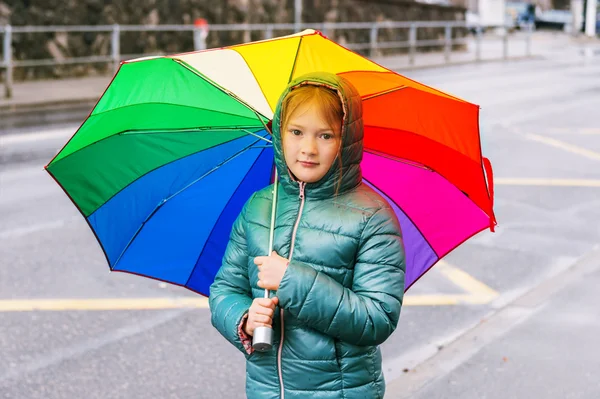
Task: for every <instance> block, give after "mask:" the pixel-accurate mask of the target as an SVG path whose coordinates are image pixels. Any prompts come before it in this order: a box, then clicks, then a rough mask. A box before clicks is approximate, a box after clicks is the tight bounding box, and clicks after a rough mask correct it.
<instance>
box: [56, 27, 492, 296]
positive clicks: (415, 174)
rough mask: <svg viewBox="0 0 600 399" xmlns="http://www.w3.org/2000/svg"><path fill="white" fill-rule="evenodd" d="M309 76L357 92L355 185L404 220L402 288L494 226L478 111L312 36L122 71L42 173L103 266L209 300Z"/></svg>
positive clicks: (126, 66) (137, 64)
mask: <svg viewBox="0 0 600 399" xmlns="http://www.w3.org/2000/svg"><path fill="white" fill-rule="evenodd" d="M312 71H326V72H331V73H336V74H339V75H342V76H344V77H345V78H346V79H348V80H349V81H350V82H352V83H353V84H354V86H355V87H356V88H357V89H358V91H359V93H360V95H361V97H362V100H363V112H364V125H365V136H364V148H365V153H364V159H363V162H362V169H363V175H364V181H365V183H367V184H369V185H371V186H372V187H373V188H374V189H375V190H377V191H378V192H379V193H381V194H382V195H383V196H384V197H385V198H386V199H387V200H388V201H389V202H390V204H392V206H393V207H394V209H395V211H396V214H397V215H398V218H399V220H400V223H401V227H402V230H403V234H404V240H405V246H406V263H407V271H406V288H408V287H410V286H411V285H412V284H413V283H414V282H415V281H416V280H417V279H418V278H419V277H421V276H422V275H423V274H424V273H425V272H426V271H427V270H429V269H430V268H431V267H432V266H433V265H434V264H435V263H436V262H437V261H438V260H439V259H441V258H442V257H443V256H445V255H446V254H448V253H449V252H450V251H452V250H453V249H454V248H456V247H457V246H458V245H460V244H461V243H462V242H464V241H465V240H467V239H468V238H470V237H471V236H473V235H475V234H476V233H478V232H480V231H482V230H484V229H486V228H491V229H493V226H494V225H495V218H494V213H493V209H492V198H493V193H492V184H491V169H490V167H489V162H487V160H485V158H482V154H481V145H480V138H479V128H478V118H479V117H478V113H479V107H478V106H477V105H474V104H471V103H468V102H466V101H463V100H461V99H459V98H456V97H453V96H451V95H448V94H445V93H443V92H440V91H438V90H435V89H433V88H430V87H427V86H425V85H422V84H420V83H417V82H415V81H413V80H410V79H408V78H405V77H403V76H401V75H399V74H397V73H395V72H393V71H390V70H388V69H386V68H384V67H382V66H379V65H377V64H375V63H373V62H371V61H370V60H368V59H366V58H363V57H361V56H360V55H357V54H355V53H353V52H351V51H349V50H347V49H346V48H344V47H342V46H340V45H338V44H336V43H334V42H332V41H330V40H328V39H327V38H326V37H324V36H323V35H321V34H320V33H319V32H317V31H313V30H307V31H303V32H301V33H298V34H295V35H290V36H285V37H280V38H275V39H272V40H266V41H261V42H253V43H248V44H242V45H236V46H231V47H226V48H220V49H215V50H206V51H200V52H193V53H186V54H177V55H173V56H167V57H153V58H143V59H137V60H131V61H127V62H124V63H122V64H121V66H120V69H119V71H118V72H117V73H116V75H115V76H114V78H113V80H112V82H111V83H110V85H109V86H108V88H107V89H106V91H105V93H104V94H103V95H102V97H101V98H100V100H99V101H98V103H97V104H96V106H95V107H94V109H93V110H92V112H91V114H90V115H89V116H88V118H87V119H86V120H85V122H84V123H83V124H82V125H81V127H80V128H79V129H78V130H77V132H76V133H75V134H74V135H73V137H72V138H71V139H70V140H69V142H68V143H67V144H66V145H65V146H64V148H63V149H62V150H61V151H60V152H59V153H58V154H57V155H56V157H55V158H54V159H52V161H51V162H50V163H49V164H48V165H47V166H46V169H47V171H48V172H49V173H50V174H51V175H52V176H53V177H54V179H55V180H56V181H57V182H58V184H59V185H60V186H61V187H62V188H63V189H64V191H65V192H66V193H67V195H68V196H69V197H70V198H71V200H72V201H73V203H74V204H75V205H76V206H77V208H78V209H79V210H80V212H81V213H82V215H83V216H84V217H85V218H86V220H87V222H88V224H89V225H90V227H91V229H92V230H93V231H94V233H95V235H96V237H97V239H98V242H99V243H100V245H101V247H102V249H103V251H104V253H105V255H106V258H107V261H108V263H109V265H110V268H111V270H114V271H124V272H129V273H134V274H139V275H143V276H147V277H151V278H155V279H158V280H162V281H167V282H170V283H173V284H178V285H182V286H185V287H187V288H189V289H191V290H193V291H196V292H198V293H201V294H204V295H208V294H209V286H210V284H211V283H212V281H213V279H214V276H215V275H216V273H217V271H218V269H219V267H220V266H221V259H222V256H223V254H224V251H225V247H226V245H227V241H228V238H229V233H230V231H231V227H232V225H233V222H234V220H235V218H236V217H237V215H238V214H239V212H240V211H241V209H242V206H243V205H244V203H245V202H246V200H247V199H248V198H249V197H250V195H251V194H252V193H253V192H255V191H257V190H259V189H261V188H264V187H266V186H267V185H269V184H270V183H271V179H272V173H273V170H274V162H273V161H274V160H273V149H272V147H271V146H270V145H269V144H268V141H267V140H269V139H270V134H269V130H268V129H267V128H266V125H267V124H268V122H269V121H270V120H271V118H272V117H273V112H274V109H275V106H276V103H277V101H278V99H279V96H280V94H281V93H282V92H283V90H284V88H285V87H286V86H287V84H288V83H289V82H290V81H291V80H292V79H294V78H296V77H298V76H301V75H304V74H306V73H308V72H312ZM265 139H266V140H265ZM484 170H487V178H488V180H490V181H488V182H486V173H485V172H484Z"/></svg>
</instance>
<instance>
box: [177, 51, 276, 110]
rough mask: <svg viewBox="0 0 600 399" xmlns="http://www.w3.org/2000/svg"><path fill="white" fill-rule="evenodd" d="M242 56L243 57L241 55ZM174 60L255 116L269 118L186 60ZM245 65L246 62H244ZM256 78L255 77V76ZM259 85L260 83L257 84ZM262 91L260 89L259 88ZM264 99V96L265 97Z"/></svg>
mask: <svg viewBox="0 0 600 399" xmlns="http://www.w3.org/2000/svg"><path fill="white" fill-rule="evenodd" d="M242 58H244V57H242ZM174 61H175V62H177V63H178V64H179V65H181V66H183V67H184V68H186V69H187V70H189V71H190V72H192V73H193V74H195V75H197V76H199V77H200V78H202V79H204V80H205V81H206V82H207V83H209V84H211V85H213V86H214V87H216V88H217V89H219V90H221V91H222V92H223V93H225V94H226V95H228V96H229V97H231V98H233V99H234V100H236V101H237V102H239V103H240V104H242V105H243V106H245V107H247V108H248V109H250V110H251V111H253V112H254V113H255V114H256V115H257V116H259V119H260V117H261V116H262V117H263V118H265V119H269V118H267V117H266V116H265V115H263V114H262V113H260V112H258V111H257V110H256V109H254V107H253V106H252V105H250V104H248V103H247V102H246V101H244V100H243V99H241V98H240V97H238V96H237V95H236V94H235V93H234V92H232V91H230V90H228V89H227V88H225V87H223V86H221V85H220V84H218V83H217V82H215V81H214V80H212V79H210V78H209V77H208V76H206V75H205V74H203V73H202V72H200V71H198V70H197V69H195V68H194V67H192V66H191V65H189V64H188V63H187V62H184V61H181V60H175V59H174ZM246 65H247V63H246ZM248 69H250V66H248ZM255 79H256V77H255ZM259 87H260V85H259ZM261 91H262V89H261ZM263 95H264V93H263ZM265 99H266V97H265Z"/></svg>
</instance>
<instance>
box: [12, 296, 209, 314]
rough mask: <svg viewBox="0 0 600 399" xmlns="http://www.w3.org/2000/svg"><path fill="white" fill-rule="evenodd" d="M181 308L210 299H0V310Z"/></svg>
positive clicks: (204, 306)
mask: <svg viewBox="0 0 600 399" xmlns="http://www.w3.org/2000/svg"><path fill="white" fill-rule="evenodd" d="M179 308H200V309H207V308H208V299H207V298H204V297H178V298H93V299H89V298H85V299H5V300H0V312H32V311H70V310H158V309H179Z"/></svg>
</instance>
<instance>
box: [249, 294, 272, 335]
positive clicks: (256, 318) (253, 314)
mask: <svg viewBox="0 0 600 399" xmlns="http://www.w3.org/2000/svg"><path fill="white" fill-rule="evenodd" d="M278 303H279V299H278V298H277V297H274V298H256V299H254V301H252V306H250V309H248V318H247V319H246V325H245V326H244V332H245V333H246V334H248V335H250V336H252V335H254V329H255V328H256V327H261V326H265V327H272V326H273V314H274V313H275V307H276V306H277V304H278Z"/></svg>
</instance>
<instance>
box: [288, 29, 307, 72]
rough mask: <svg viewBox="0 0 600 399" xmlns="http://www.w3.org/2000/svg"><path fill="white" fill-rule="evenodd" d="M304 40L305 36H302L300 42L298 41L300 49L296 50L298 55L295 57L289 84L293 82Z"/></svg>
mask: <svg viewBox="0 0 600 399" xmlns="http://www.w3.org/2000/svg"><path fill="white" fill-rule="evenodd" d="M302 39H304V36H300V40H299V41H298V48H297V49H296V55H295V56H294V63H293V64H292V72H290V77H289V79H288V83H290V82H291V81H292V78H293V76H294V72H295V71H296V63H297V62H298V55H299V54H300V47H301V46H302Z"/></svg>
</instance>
